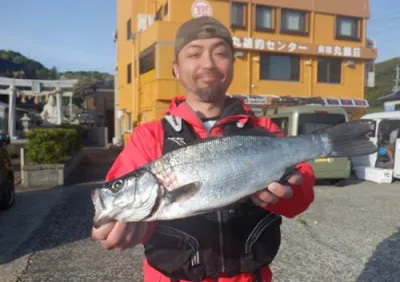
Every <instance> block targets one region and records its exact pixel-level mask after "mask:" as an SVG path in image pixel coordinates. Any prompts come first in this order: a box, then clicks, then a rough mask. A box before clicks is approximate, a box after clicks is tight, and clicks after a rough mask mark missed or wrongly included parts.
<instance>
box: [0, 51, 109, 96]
mask: <svg viewBox="0 0 400 282" xmlns="http://www.w3.org/2000/svg"><path fill="white" fill-rule="evenodd" d="M0 76H3V77H18V78H27V79H79V80H80V84H81V85H88V84H90V85H95V86H96V87H101V88H108V89H113V87H114V76H113V75H111V74H109V73H103V72H98V71H75V72H73V71H67V72H58V71H57V69H56V68H55V67H52V68H47V67H45V66H44V65H43V64H41V63H40V62H38V61H35V60H32V59H30V58H27V57H26V56H24V55H22V54H20V53H18V52H14V51H11V50H0Z"/></svg>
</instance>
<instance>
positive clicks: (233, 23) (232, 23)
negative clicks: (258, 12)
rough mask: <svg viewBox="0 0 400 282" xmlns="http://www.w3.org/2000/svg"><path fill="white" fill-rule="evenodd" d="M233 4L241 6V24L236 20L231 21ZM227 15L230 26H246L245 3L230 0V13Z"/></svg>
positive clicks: (238, 27) (235, 27) (242, 27)
mask: <svg viewBox="0 0 400 282" xmlns="http://www.w3.org/2000/svg"><path fill="white" fill-rule="evenodd" d="M234 5H238V6H241V9H242V16H243V19H242V21H243V22H242V24H238V23H236V22H233V17H232V7H233V6H234ZM229 17H230V27H231V28H234V29H245V28H246V27H247V3H243V2H235V1H232V2H231V5H230V15H229Z"/></svg>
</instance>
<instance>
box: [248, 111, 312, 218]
mask: <svg viewBox="0 0 400 282" xmlns="http://www.w3.org/2000/svg"><path fill="white" fill-rule="evenodd" d="M253 123H254V124H257V125H259V126H262V127H264V128H265V129H267V130H268V131H269V132H272V133H274V134H276V135H277V136H278V137H284V136H285V135H284V134H283V132H281V130H280V129H279V127H278V126H277V125H276V124H275V123H273V122H272V121H271V119H270V118H259V119H257V120H255V121H254V122H253ZM296 168H297V171H298V173H299V174H300V175H301V176H302V178H303V182H302V184H300V185H293V184H289V185H290V186H291V188H292V189H293V197H292V198H290V199H281V200H279V201H278V203H276V204H271V205H268V206H267V207H266V210H268V211H271V212H274V213H277V214H281V215H283V216H285V217H289V218H293V217H295V216H297V215H298V214H300V213H302V212H304V211H305V210H306V209H307V208H308V207H309V206H310V205H311V203H312V202H313V201H314V184H315V175H314V171H313V169H312V167H311V165H310V164H308V163H299V164H297V165H296Z"/></svg>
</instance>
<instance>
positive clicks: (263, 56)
mask: <svg viewBox="0 0 400 282" xmlns="http://www.w3.org/2000/svg"><path fill="white" fill-rule="evenodd" d="M272 56H273V57H289V58H290V59H291V61H290V64H291V65H290V75H289V76H290V79H276V78H270V77H269V69H268V67H267V73H266V74H264V75H263V73H262V66H263V65H264V64H263V61H264V60H266V61H265V62H266V63H267V64H269V58H270V57H272ZM293 59H296V60H297V63H296V64H297V67H296V69H297V74H294V73H293ZM259 73H260V75H259V79H260V80H266V81H286V82H300V81H301V55H296V54H277V53H269V52H260V64H259Z"/></svg>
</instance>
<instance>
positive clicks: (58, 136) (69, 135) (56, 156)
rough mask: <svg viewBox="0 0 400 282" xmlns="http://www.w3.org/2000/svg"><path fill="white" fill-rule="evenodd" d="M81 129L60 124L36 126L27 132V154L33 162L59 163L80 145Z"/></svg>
mask: <svg viewBox="0 0 400 282" xmlns="http://www.w3.org/2000/svg"><path fill="white" fill-rule="evenodd" d="M82 133H83V129H81V128H78V126H70V125H61V126H57V127H56V128H37V129H32V130H29V131H28V133H27V137H28V144H27V147H26V149H27V155H28V159H29V161H31V162H32V163H34V164H60V163H64V162H65V161H66V160H67V159H68V157H69V156H70V155H71V154H72V153H73V152H74V151H75V150H77V149H79V148H80V146H81V140H82Z"/></svg>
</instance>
